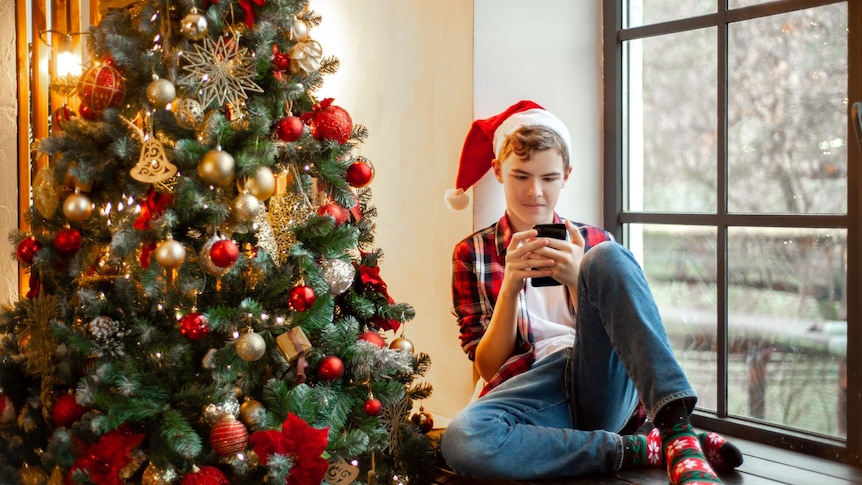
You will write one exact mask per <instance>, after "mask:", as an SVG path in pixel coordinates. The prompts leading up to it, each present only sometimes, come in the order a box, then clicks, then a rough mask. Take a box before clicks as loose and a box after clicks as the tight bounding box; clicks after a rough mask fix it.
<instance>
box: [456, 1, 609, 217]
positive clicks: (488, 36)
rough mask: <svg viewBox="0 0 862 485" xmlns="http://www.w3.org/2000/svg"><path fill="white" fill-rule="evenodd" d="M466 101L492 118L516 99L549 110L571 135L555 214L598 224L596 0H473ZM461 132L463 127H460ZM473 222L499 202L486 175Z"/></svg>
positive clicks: (494, 213)
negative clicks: (568, 163)
mask: <svg viewBox="0 0 862 485" xmlns="http://www.w3.org/2000/svg"><path fill="white" fill-rule="evenodd" d="M473 3H474V5H475V13H474V17H475V22H474V29H475V30H474V49H475V50H474V52H473V58H474V66H473V72H474V79H473V95H474V98H473V106H474V110H475V112H474V114H475V117H476V118H486V117H488V116H493V115H495V114H497V113H499V112H501V111H503V110H504V109H506V108H507V107H508V106H509V105H511V104H513V103H515V102H516V101H518V100H521V99H530V100H533V101H535V102H536V103H538V104H540V105H541V106H542V107H544V108H545V109H547V110H549V111H551V112H553V113H554V114H556V115H557V116H559V117H560V119H561V120H562V121H563V122H564V123H565V124H566V126H568V128H569V131H570V132H571V136H572V152H573V160H572V167H573V170H572V176H571V178H570V179H569V182H568V183H567V184H566V188H565V189H564V190H563V194H562V195H561V197H560V203H559V204H558V212H559V213H560V214H561V215H562V216H564V217H567V218H571V219H574V220H576V221H580V222H586V223H589V224H594V225H601V222H602V221H601V213H600V209H601V152H600V146H601V145H600V136H601V68H600V66H601V54H602V52H601V30H600V29H601V2H600V1H598V0H593V1H588V0H577V1H572V0H534V1H532V2H530V3H529V7H527V5H526V4H525V2H523V1H522V0H474V2H473ZM465 134H466V131H465ZM474 192H476V195H477V197H478V198H480V199H481V200H483V202H484V204H482V205H480V206H477V207H474V213H475V219H476V221H475V223H476V228H477V229H478V228H481V227H485V226H487V225H488V224H490V223H492V222H494V221H496V220H497V219H499V218H500V216H501V215H502V213H503V211H504V208H505V201H504V198H503V191H502V188H501V186H500V184H499V183H497V181H496V180H495V179H494V177H493V176H492V175H490V176H488V175H486V177H485V178H483V179H482V180H481V181H480V183H479V184H477V187H476V190H475V191H474Z"/></svg>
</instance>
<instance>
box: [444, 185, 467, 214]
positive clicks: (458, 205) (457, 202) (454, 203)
mask: <svg viewBox="0 0 862 485" xmlns="http://www.w3.org/2000/svg"><path fill="white" fill-rule="evenodd" d="M444 199H445V200H446V206H447V207H449V208H450V209H452V210H453V211H462V210H464V209H466V208H467V206H468V205H470V196H469V195H467V192H465V191H464V189H446V195H445V197H444Z"/></svg>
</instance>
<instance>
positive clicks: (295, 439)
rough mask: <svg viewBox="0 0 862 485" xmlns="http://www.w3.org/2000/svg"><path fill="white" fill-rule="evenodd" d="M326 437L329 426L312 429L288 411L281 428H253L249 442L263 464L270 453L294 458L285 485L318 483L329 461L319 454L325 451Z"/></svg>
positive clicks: (313, 484) (312, 484)
mask: <svg viewBox="0 0 862 485" xmlns="http://www.w3.org/2000/svg"><path fill="white" fill-rule="evenodd" d="M328 436H329V428H328V427H327V428H324V429H317V428H312V427H311V426H309V425H308V423H306V422H305V421H304V420H303V419H302V418H300V417H299V416H297V415H295V414H293V413H287V419H285V420H284V424H282V425H281V431H278V430H269V431H256V432H255V433H253V434H252V435H251V437H249V439H248V442H249V444H251V446H252V448H253V449H254V452H255V453H256V454H257V456H258V457H260V463H261V464H262V465H264V466H266V463H267V461H269V459H270V457H271V456H272V455H283V456H289V457H291V458H292V459H293V467H292V468H291V469H290V476H289V477H288V478H287V485H318V484H319V483H320V482H321V481H322V480H323V476H324V475H325V474H326V470H327V468H329V463H327V461H326V460H325V459H324V458H323V457H321V456H320V455H322V454H323V452H324V450H326V445H327V443H328V441H329V438H328Z"/></svg>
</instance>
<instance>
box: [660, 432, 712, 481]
mask: <svg viewBox="0 0 862 485" xmlns="http://www.w3.org/2000/svg"><path fill="white" fill-rule="evenodd" d="M660 433H661V442H662V446H663V448H664V456H665V460H666V462H667V476H668V478H669V479H670V483H672V484H673V485H694V484H699V485H700V484H720V483H723V482H722V481H721V479H719V478H718V475H716V474H715V472H714V471H713V470H712V467H711V466H709V462H707V461H706V457H705V456H704V454H703V451H702V450H701V448H700V441H699V440H698V439H697V435H696V434H695V432H694V429H692V427H691V424H689V423H688V422H687V421H686V422H682V423H676V424H673V425H671V426H668V427H665V428H664V429H662V430H661V432H660Z"/></svg>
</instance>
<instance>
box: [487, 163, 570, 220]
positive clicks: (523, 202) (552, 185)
mask: <svg viewBox="0 0 862 485" xmlns="http://www.w3.org/2000/svg"><path fill="white" fill-rule="evenodd" d="M493 166H494V174H495V175H496V176H497V180H498V181H499V182H500V183H502V184H503V191H504V192H505V194H506V213H507V214H508V215H509V221H510V222H511V223H512V226H513V229H514V230H515V232H521V231H526V230H527V229H530V228H532V227H533V226H534V225H536V224H549V223H551V222H554V208H556V206H557V200H558V199H559V198H560V190H562V189H563V186H564V185H565V183H566V180H568V178H569V174H570V173H571V171H572V167H569V168H568V169H566V170H563V157H562V156H561V155H560V154H559V152H558V151H557V150H542V151H537V152H533V154H532V156H531V157H530V159H529V160H523V159H521V158H518V156H517V155H515V154H514V153H510V154H509V155H508V156H507V157H506V158H505V159H504V160H502V161H498V160H494V162H493Z"/></svg>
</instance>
